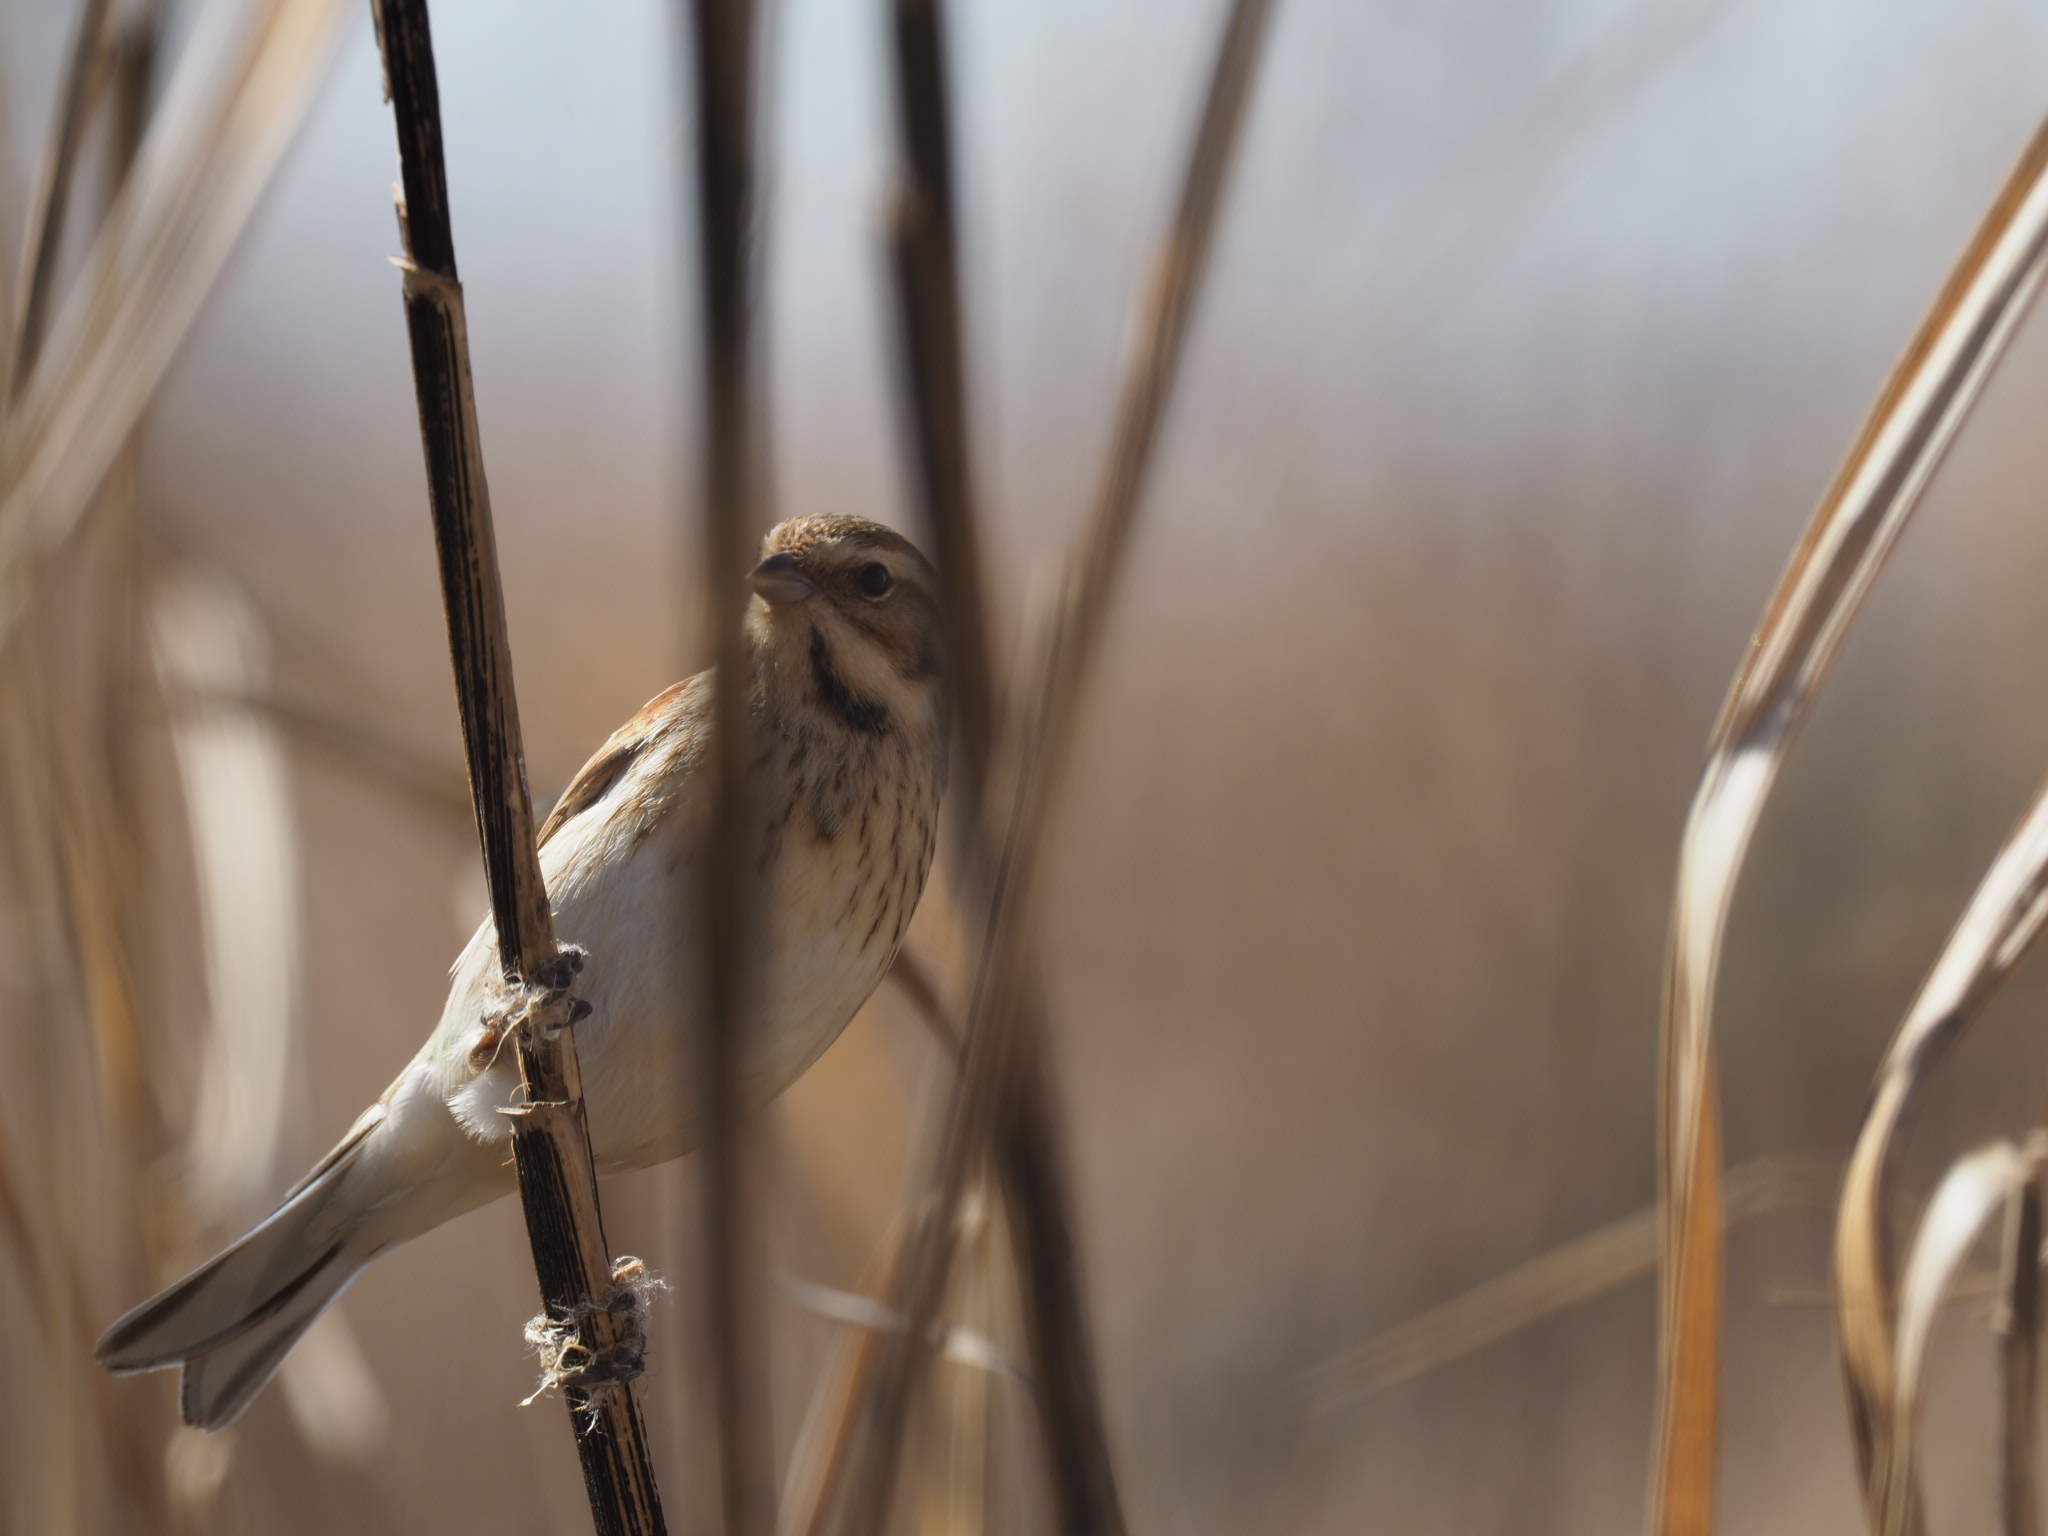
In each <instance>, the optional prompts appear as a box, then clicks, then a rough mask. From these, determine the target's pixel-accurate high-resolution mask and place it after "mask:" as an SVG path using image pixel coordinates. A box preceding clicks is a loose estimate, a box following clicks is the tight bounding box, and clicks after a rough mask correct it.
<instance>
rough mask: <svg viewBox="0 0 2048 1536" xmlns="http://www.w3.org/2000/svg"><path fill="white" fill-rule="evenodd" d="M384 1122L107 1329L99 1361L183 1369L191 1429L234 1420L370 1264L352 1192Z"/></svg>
mask: <svg viewBox="0 0 2048 1536" xmlns="http://www.w3.org/2000/svg"><path fill="white" fill-rule="evenodd" d="M377 1118H381V1117H374V1116H365V1117H364V1121H365V1123H359V1124H358V1125H357V1127H356V1128H355V1129H354V1130H353V1131H352V1132H351V1133H350V1134H349V1136H348V1137H347V1139H345V1140H344V1141H343V1142H342V1144H341V1145H340V1146H339V1147H337V1148H335V1150H334V1151H333V1152H332V1153H330V1154H329V1155H328V1157H327V1158H326V1159H325V1160H324V1161H323V1162H322V1163H321V1165H320V1166H319V1167H318V1168H317V1169H315V1170H314V1172H313V1174H312V1175H311V1176H310V1177H309V1178H308V1179H307V1180H306V1181H305V1182H304V1183H302V1184H301V1185H300V1186H299V1187H298V1188H297V1189H295V1190H293V1191H292V1193H291V1194H290V1196H288V1197H287V1198H286V1200H285V1202H284V1204H283V1205H281V1206H279V1207H278V1208H277V1210H275V1211H274V1212H272V1213H271V1215H270V1216H269V1217H268V1218H267V1219H266V1220H265V1221H264V1222H263V1223H262V1225H260V1226H258V1227H257V1228H256V1229H255V1230H254V1231H252V1232H250V1233H249V1234H248V1235H247V1236H246V1237H244V1238H242V1239H241V1240H240V1241H239V1242H237V1243H235V1244H234V1245H233V1246H232V1247H229V1248H228V1249H226V1250H225V1251H223V1252H222V1253H220V1254H218V1255H216V1256H215V1257H214V1258H212V1259H210V1260H208V1261H207V1262H206V1263H205V1264H203V1265H202V1266H200V1268H198V1269H197V1270H194V1271H193V1272H192V1273H191V1274H189V1275H187V1276H186V1277H185V1278H184V1279H183V1280H180V1281H179V1282H178V1283H177V1284H176V1285H173V1286H171V1287H170V1288H169V1289H167V1290H164V1291H162V1292H160V1293H158V1294H157V1295H155V1296H153V1297H151V1298H150V1299H149V1300H148V1301H145V1302H144V1303H143V1304H142V1305H141V1306H139V1307H137V1308H136V1309H135V1310H134V1311H132V1312H130V1313H129V1314H128V1315H127V1316H126V1317H123V1318H122V1319H121V1320H120V1321H119V1322H117V1323H115V1324H114V1326H113V1327H111V1328H109V1329H108V1330H107V1331H106V1333H105V1334H104V1335H102V1336H101V1338H100V1341H99V1344H98V1346H97V1347H96V1348H95V1349H94V1351H93V1357H94V1358H95V1359H96V1360H98V1361H99V1363H100V1364H101V1365H103V1366H105V1367H106V1368H107V1369H108V1370H110V1371H115V1372H122V1373H125V1372H129V1371H150V1370H157V1369H159V1368H161V1367H163V1366H169V1365H182V1366H184V1368H185V1376H184V1383H183V1386H182V1389H181V1392H180V1396H179V1401H180V1405H181V1407H182V1409H183V1412H184V1416H185V1422H186V1423H188V1424H195V1425H198V1426H199V1427H200V1428H202V1429H218V1428H220V1427H222V1426H223V1425H225V1424H227V1423H229V1422H230V1421H231V1420H233V1419H234V1417H235V1416H236V1415H237V1414H239V1413H240V1412H241V1411H242V1410H243V1409H244V1408H245V1407H247V1406H248V1404H249V1400H250V1399H251V1398H252V1397H254V1396H255V1395H256V1393H257V1391H258V1389H260V1388H261V1387H262V1385H263V1384H264V1383H265V1382H266V1381H268V1380H269V1379H270V1377H271V1374H272V1373H273V1372H274V1371H276V1369H277V1367H278V1365H279V1364H280V1363H282V1361H283V1360H284V1357H285V1355H286V1353H287V1352H288V1351H289V1350H290V1349H291V1347H292V1345H293V1344H295V1343H296V1342H297V1341H298V1338H299V1336H300V1335H301V1334H303V1333H304V1332H305V1331H306V1329H307V1328H309V1327H311V1326H312V1323H313V1319H314V1318H316V1317H318V1316H319V1315H320V1314H321V1312H322V1311H324V1310H325V1309H326V1307H327V1305H328V1303H329V1302H331V1301H333V1300H334V1298H335V1297H337V1296H339V1295H340V1294H341V1292H342V1290H343V1288H345V1287H346V1286H347V1285H348V1283H349V1281H351V1280H353V1279H354V1278H355V1276H356V1272H357V1271H358V1270H359V1269H361V1268H362V1266H363V1263H364V1262H365V1259H366V1258H367V1255H358V1254H356V1253H354V1252H353V1251H352V1250H351V1247H350V1243H349V1239H350V1236H351V1235H352V1232H353V1228H354V1220H353V1217H354V1213H353V1212H352V1211H351V1210H350V1209H349V1206H350V1205H352V1204H354V1203H355V1202H354V1201H353V1200H352V1199H351V1196H350V1192H349V1190H348V1188H347V1185H348V1174H349V1171H350V1168H351V1167H352V1166H353V1164H354V1163H355V1161H356V1157H357V1155H358V1154H359V1152H360V1151H361V1149H362V1145H363V1143H364V1141H365V1140H366V1139H367V1138H368V1136H369V1134H370V1132H371V1131H373V1130H374V1129H375V1128H376V1125H375V1121H376V1119H377Z"/></svg>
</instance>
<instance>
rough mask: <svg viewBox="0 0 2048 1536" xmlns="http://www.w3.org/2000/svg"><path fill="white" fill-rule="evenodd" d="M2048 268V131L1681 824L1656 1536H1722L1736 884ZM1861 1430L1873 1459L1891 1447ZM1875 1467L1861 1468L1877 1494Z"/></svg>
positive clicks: (1860, 465) (1832, 528)
mask: <svg viewBox="0 0 2048 1536" xmlns="http://www.w3.org/2000/svg"><path fill="white" fill-rule="evenodd" d="M2044 258H2048V126H2044V128H2043V129H2042V130H2041V131H2040V132H2039V133H2037V134H2036V135H2035V138H2034V140H2033V141H2032V142H2031V143H2030V144H2029V145H2028V146H2027V148H2026V150H2025V152H2024V153H2023V154H2022V155H2021V157H2020V160H2019V163H2018V164H2017V165H2016V166H2015V167H2014V169H2013V171H2012V173H2011V175H2010V176H2009V177H2008V178H2007V180H2006V183H2005V186H2004V187H2003V188H2002V189H2001V191H2000V192H1999V195H1998V197H1997V199H1996V200H1995V201H1994V202H1993V204H1992V207H1991V210H1990V212H1989V213H1987V214H1986V215H1985V218H1984V222H1983V223H1982V225H1981V226H1980V227H1979V229H1978V231H1977V233H1976V236H1975V238H1974V239H1973V240H1972V241H1971V242H1970V245H1969V247H1968V249H1966V250H1965V251H1964V253H1963V256H1962V258H1961V260H1960V261H1959V262H1958V263H1957V265H1956V268H1955V270H1954V272H1953V273H1952V274H1951V275H1950V277H1949V279H1948V281H1947V283H1946V284H1945V285H1944V287H1943V288H1942V291H1941V293H1940V294H1939V295H1938V296H1937V297H1936V299H1935V302H1934V305H1933V308H1932V309H1931V310H1930V311H1929V313H1928V315H1927V317H1926V319H1925V320H1924V321H1922V323H1921V326H1920V329H1919V330H1918V331H1917V332H1916V333H1915V335H1914V337H1913V339H1912V341H1911V342H1910V343H1909V344H1908V346H1907V348H1906V351H1905V355H1904V356H1903V357H1902V358H1901V359H1900V360H1899V362H1898V364H1897V366H1896V367H1895V368H1894V370H1893V372H1892V376H1891V378H1890V380H1889V381H1888V382H1887V383H1886V385H1885V388H1884V391H1883V392H1882V394H1881V395H1880V396H1879V398H1878V401H1877V404H1876V405H1875V406H1874V407H1873V408H1872V410H1871V413H1870V416H1869V418H1868V420H1867V421H1866V422H1865V424H1864V427H1863V430H1862V432H1861V433H1860V434H1859V435H1858V437H1857V440H1856V442H1855V444H1854V445H1853V446H1852V447H1851V448H1850V450H1849V455H1848V458H1847V459H1846V460H1845V461H1844V462H1843V465H1842V467H1841V469H1840V470H1839V471H1837V473H1836V475H1835V479H1834V482H1833V483H1832V484H1831V485H1830V486H1829V488H1828V490H1827V493H1826V494H1825V495H1824V496H1823V497H1822V498H1821V503H1820V506H1819V507H1818V508H1817V509H1816V511H1815V512H1814V514H1813V518H1812V521H1811V522H1809V524H1808V525H1807V528H1806V532H1805V534H1804V536H1803V537H1802V538H1801V540H1800V543H1799V546H1798V548H1797V549H1796V550H1795V551H1794V553H1793V556H1792V562H1791V564H1790V565H1789V566H1788V567H1787V569H1786V571H1785V574H1784V576H1783V577H1782V578H1780V580H1779V583H1778V588H1777V590H1776V592H1774V593H1773V594H1772V597H1771V601H1770V604H1769V606H1768V607H1767V608H1766V609H1765V612H1764V618H1763V622H1762V624H1761V625H1760V626H1759V627H1758V629H1757V633H1756V637H1755V638H1754V639H1753V640H1752V641H1751V643H1750V647H1749V651H1748V654H1747V655H1746V656H1745V657H1744V658H1743V663H1742V667H1741V669H1740V670H1739V671H1738V672H1737V674H1736V677H1735V681H1734V684H1733V686H1732V687H1731V689H1730V691H1729V695H1728V700H1727V703H1726V704H1725V705H1724V706H1723V707H1722V711H1721V717H1720V720H1719V721H1718V722H1717V723H1716V725H1715V727H1714V733H1713V738H1712V741H1711V744H1710V746H1709V749H1708V759H1707V767H1706V771H1705V773H1704V774H1703V775H1702V777H1701V780H1700V785H1699V788H1698V790H1697V791H1696V792H1695V794H1694V797H1693V802H1692V809H1691V812H1690V814H1689V815H1688V816H1687V819H1686V826H1685V833H1684V838H1683V841H1682V843H1681V844H1680V850H1679V871H1678V880H1677V891H1676V894H1675V896H1674V898H1673V902H1672V914H1671V937H1670V947H1669V950H1668V958H1667V961H1666V970H1665V988H1664V1020H1663V1036H1662V1040H1663V1064H1662V1073H1661V1080H1660V1105H1661V1109H1662V1138H1663V1139H1662V1144H1661V1157H1660V1164H1659V1166H1660V1174H1661V1182H1662V1186H1663V1192H1664V1210H1665V1216H1664V1233H1663V1259H1662V1274H1663V1319H1664V1324H1663V1332H1662V1336H1661V1378H1660V1386H1659V1397H1658V1419H1657V1438H1656V1444H1655V1451H1654V1457H1655V1464H1654V1468H1653V1492H1652V1496H1651V1510H1650V1527H1651V1529H1652V1531H1654V1532H1656V1533H1657V1536H1705V1533H1706V1532H1707V1531H1709V1530H1710V1529H1711V1528H1712V1525H1713V1501H1714V1476H1715V1468H1716V1461H1717V1449H1716V1445H1717V1427H1716V1425H1717V1419H1718V1415H1719V1395H1720V1386H1719V1350H1720V1326H1721V1229H1722V1222H1721V1217H1720V1214H1719V1205H1720V1202H1721V1198H1722V1196H1721V1190H1720V1182H1721V1168H1720V1160H1721V1154H1720V1125H1719V1121H1720V1111H1719V1107H1718V1104H1717V1102H1716V1092H1715V1085H1714V1065H1713V1010H1714V982H1715V974H1716V971H1717V970H1718V968H1719V965H1720V956H1721V944H1722V938H1723V934H1724V932H1725V930H1726V926H1727V919H1728V909H1729V905H1730V903H1731V902H1732V901H1733V899H1734V894H1735V884H1736V880H1737V878H1738V876H1739V875H1740V874H1741V870H1742V864H1743V860H1744V857H1745V856H1746V854H1747V852H1748V848H1749V842H1750V838H1751V835H1752V834H1753V833H1754V832H1755V830H1756V825H1757V821H1758V819H1759V817H1760V816H1761V815H1762V813H1763V807H1764V803H1765V801H1766V800H1767V799H1768V797H1769V795H1770V792H1771V787H1772V785H1773V783H1774V782H1775V780H1776V778H1777V773H1778V769H1779V767H1780V766H1781V765H1782V764H1783V762H1784V760H1785V755H1786V753H1787V751H1788V750H1789V749H1790V746H1791V742H1792V738H1793V735H1794V733H1795V732H1796V731H1797V729H1798V726H1799V724H1800V722H1801V721H1802V720H1803V719H1804V718H1805V715H1806V711H1807V710H1808V708H1810V707H1811V705H1812V703H1813V700H1814V698H1815V696H1816V695H1817V694H1818V692H1819V689H1820V687H1821V684H1822V683H1823V682H1824V681H1825V680H1826V676H1827V672H1828V668H1829V666H1830V664H1831V663H1832V662H1833V660H1834V657H1835V654H1836V651H1837V650H1838V649H1839V647H1840V645H1841V642H1842V640H1843V639H1844V638H1845V637H1846V635H1847V633H1848V629H1849V626H1850V625H1851V623H1853V621H1854V619H1855V617H1856V614H1857V611H1858V609H1859V608H1860V607H1861V604H1862V601H1863V599H1864V597H1866V596H1867V595H1868V594H1869V591H1870V588H1871V586H1872V585H1873V583H1874V582H1875V581H1876V579H1877V576H1878V573H1879V571H1880V570H1881V569H1882V568H1883V565H1884V562H1885V560H1886V558H1887V557H1888V556H1889V555H1890V553H1891V551H1892V548H1893V546H1894V544H1895V543H1896V541H1897V539H1898V536H1899V533H1900V531H1901V530H1902V529H1903V528H1904V526H1905V522H1906V519H1907V517H1908V516H1909V515H1910V514H1911V512H1912V510H1913V508H1914V506H1915V505H1916V504H1917V502H1918V500H1919V498H1920V495H1921V493H1922V492H1923V491H1924V490H1925V489H1926V487H1927V484H1928V481H1929V479H1930V478H1931V477H1932V475H1933V473H1934V470H1935V467H1936V466H1937V465H1938V464H1939V462H1940V460H1941V456H1942V453H1943V451H1944V450H1945V449H1946V448H1947V447H1948V444H1949V442H1950V441H1951V439H1952V438H1953V437H1954V435H1955V432H1956V429H1957V428H1958V427H1959V426H1960V425H1961V424H1962V421H1963V418H1964V417H1965V416H1966V415H1967V414H1968V412H1969V408H1970V406H1971V405H1972V404H1973V403H1974V402H1975V401H1976V398H1977V394H1978V392H1979V391H1980V390H1981V389H1982V387H1983V385H1984V381H1985V380H1986V379H1987V378H1988V377H1989V375H1990V371H1991V368H1992V365H1993V364H1994V363H1995V362H1996V361H1997V360H1998V357H1999V355H2000V354H2001V352H2002V351H2003V349H2004V346H2005V344H2006V342H2007V341H2009V340H2010V339H2011V337H2012V333H2013V330H2014V328H2015V327H2016V326H2017V325H2018V323H2019V320H2020V317H2021V315H2022V314H2024V312H2025V310H2026V307H2027V304H2028V302H2029V300H2031V299H2032V297H2033V295H2034V292H2035V290H2036V288H2037V287H2038V285H2039V282H2040V278H2041V273H2042V269H2043V264H2044ZM1846 1315H1847V1314H1845V1316H1846ZM1861 1428H1862V1431H1863V1433H1862V1439H1861V1443H1862V1444H1863V1445H1864V1446H1865V1447H1866V1452H1865V1454H1866V1457H1868V1455H1869V1454H1870V1452H1869V1448H1871V1447H1874V1446H1876V1445H1877V1442H1878V1437H1880V1436H1881V1434H1882V1431H1881V1430H1873V1429H1872V1428H1871V1426H1868V1425H1865V1426H1861ZM1874 1467H1875V1463H1872V1462H1868V1461H1867V1462H1866V1468H1865V1475H1866V1479H1868V1478H1869V1477H1870V1475H1871V1473H1872V1471H1873V1470H1874Z"/></svg>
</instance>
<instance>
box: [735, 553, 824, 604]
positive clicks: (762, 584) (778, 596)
mask: <svg viewBox="0 0 2048 1536" xmlns="http://www.w3.org/2000/svg"><path fill="white" fill-rule="evenodd" d="M747 584H748V585H749V586H751V587H752V588H753V589H754V590H755V591H756V592H758V593H760V594H761V596H763V597H765V598H766V599H767V600H768V601H769V602H771V603H798V602H802V601H803V600H804V599H805V598H807V597H809V596H810V595H811V594H812V593H813V592H815V591H817V590H818V589H817V588H816V587H814V586H812V585H811V583H810V578H808V577H807V576H805V575H804V573H803V572H802V571H800V570H798V569H797V568H796V560H795V558H794V557H793V556H791V555H789V554H786V553H785V554H780V555H770V556H769V557H768V558H767V559H766V560H763V561H762V562H761V563H760V564H759V565H757V566H755V567H754V568H753V570H751V571H749V572H748V573H747Z"/></svg>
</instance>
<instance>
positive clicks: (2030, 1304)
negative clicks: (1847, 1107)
mask: <svg viewBox="0 0 2048 1536" xmlns="http://www.w3.org/2000/svg"><path fill="white" fill-rule="evenodd" d="M2040 1143H2041V1137H2040V1133H2038V1132H2037V1133H2036V1135H2035V1138H2034V1141H2033V1143H2032V1145H2031V1147H2030V1151H2031V1152H2032V1158H2031V1162H2030V1166H2029V1167H2028V1168H2027V1169H2026V1177H2024V1178H2023V1179H2022V1180H2021V1181H2020V1184H2019V1187H2018V1188H2016V1189H2015V1190H2014V1191H2013V1194H2012V1198H2011V1200H2010V1201H2009V1202H2008V1203H2007V1205H2006V1223H2005V1275H2004V1297H2003V1300H2002V1302H2001V1304H2000V1306H1999V1309H1998V1333H1999V1349H1998V1363H1999V1386H2000V1393H1999V1441H2000V1446H2001V1452H2002V1454H2001V1457H2000V1466H1999V1480H1998V1493H1999V1499H1998V1507H1999V1518H2000V1522H2001V1529H2002V1531H2003V1536H2039V1532H2040V1529H2041V1514H2040V1500H2039V1496H2038V1494H2037V1492H2036V1489H2035V1478H2034V1460H2035V1454H2036V1453H2035V1444H2034V1422H2035V1416H2036V1415H2035V1405H2036V1403H2037V1401H2038V1399H2039V1394H2040V1381H2039V1378H2040V1371H2039V1358H2040V1345H2041V1145H2040Z"/></svg>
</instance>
